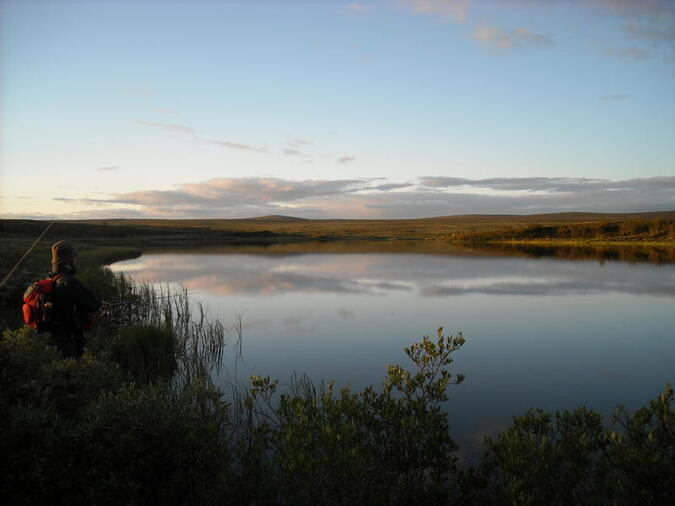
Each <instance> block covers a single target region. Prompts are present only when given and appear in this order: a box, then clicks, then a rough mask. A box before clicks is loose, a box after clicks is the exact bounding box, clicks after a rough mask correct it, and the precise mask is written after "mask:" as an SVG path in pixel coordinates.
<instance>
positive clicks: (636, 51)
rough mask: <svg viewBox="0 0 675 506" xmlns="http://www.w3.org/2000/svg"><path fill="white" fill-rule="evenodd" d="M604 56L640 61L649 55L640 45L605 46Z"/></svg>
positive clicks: (646, 58)
mask: <svg viewBox="0 0 675 506" xmlns="http://www.w3.org/2000/svg"><path fill="white" fill-rule="evenodd" d="M604 53H605V56H607V58H613V59H615V60H633V61H641V60H648V59H649V58H650V57H651V54H650V52H649V51H647V50H645V49H642V48H640V47H626V48H618V49H617V48H609V47H608V48H605V49H604Z"/></svg>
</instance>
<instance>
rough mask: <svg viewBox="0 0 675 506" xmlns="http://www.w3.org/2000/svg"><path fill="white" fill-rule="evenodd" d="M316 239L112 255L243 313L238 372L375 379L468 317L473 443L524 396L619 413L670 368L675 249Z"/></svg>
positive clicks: (456, 429)
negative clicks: (674, 257)
mask: <svg viewBox="0 0 675 506" xmlns="http://www.w3.org/2000/svg"><path fill="white" fill-rule="evenodd" d="M314 246H315V248H314V249H312V245H310V244H306V243H305V244H301V245H297V244H295V245H291V244H280V245H273V246H267V247H247V248H235V247H226V248H203V249H199V250H184V251H158V252H154V253H146V254H144V255H143V256H142V257H141V258H139V259H136V260H129V261H126V262H120V263H118V264H115V265H114V266H113V268H114V269H115V270H118V271H124V272H127V273H129V274H130V275H132V276H133V277H134V278H137V279H142V280H146V281H149V282H153V283H177V284H178V283H180V284H182V285H183V286H184V287H186V288H188V289H190V290H196V291H199V292H200V293H199V294H198V297H199V298H200V299H201V300H202V301H203V302H204V303H206V304H207V305H208V307H209V309H210V312H211V314H213V315H214V316H216V317H218V318H220V319H221V320H222V321H223V322H224V323H226V324H227V323H228V322H229V321H232V319H233V318H234V315H235V313H243V322H244V341H243V361H240V362H239V364H238V369H236V372H235V376H236V375H238V376H237V377H236V378H235V379H238V380H240V381H245V379H246V378H247V377H248V375H250V374H261V375H268V374H269V375H271V376H273V377H276V378H279V379H281V380H282V381H285V380H288V379H289V377H290V375H291V373H292V372H293V371H295V372H297V373H298V374H303V373H304V374H307V375H308V376H309V377H310V378H312V379H314V380H317V381H319V380H321V379H336V380H337V382H338V385H344V384H346V383H351V384H352V386H353V387H354V388H355V389H359V388H362V387H364V386H366V385H369V384H375V385H378V384H380V383H381V381H382V378H383V376H384V371H385V367H386V365H387V364H394V363H399V364H402V365H404V366H406V367H408V366H409V365H410V364H409V363H406V358H405V356H404V355H403V352H402V349H403V347H405V346H408V345H410V344H411V343H412V342H413V341H416V340H418V339H419V338H420V337H421V336H422V335H423V334H431V335H433V333H434V332H435V329H436V328H438V327H439V326H441V325H443V326H444V327H445V329H446V331H447V333H453V332H455V331H458V330H461V331H463V332H464V334H465V336H466V337H467V339H468V341H467V344H466V345H465V347H464V348H463V349H462V350H460V352H459V353H458V354H457V357H456V362H455V364H453V366H454V372H462V373H466V374H467V379H466V381H465V382H464V384H462V385H461V386H460V387H459V388H456V389H452V390H451V392H450V401H449V403H448V405H447V409H448V411H449V416H450V421H451V427H452V432H453V435H454V437H456V438H457V439H458V440H459V441H460V443H461V444H462V451H464V452H467V454H470V453H471V452H472V451H475V449H476V448H477V446H478V445H479V442H480V440H481V436H482V435H483V434H485V433H490V432H493V431H494V430H496V428H500V427H503V426H505V425H508V424H509V423H510V419H511V417H512V416H513V415H517V414H520V413H522V412H523V411H524V410H525V409H528V408H532V407H542V408H546V409H551V410H556V409H564V408H570V409H571V408H574V407H577V406H579V405H586V406H588V407H589V408H591V409H595V410H599V411H602V412H605V413H609V412H611V411H612V409H613V408H614V406H615V405H616V404H618V403H624V404H626V405H627V406H628V407H636V406H640V405H642V404H644V403H646V402H648V400H649V399H651V398H653V397H654V396H655V395H657V394H658V393H659V392H660V391H661V390H662V388H663V385H664V383H665V382H667V381H670V382H672V381H673V380H674V379H675V378H674V377H673V367H672V364H673V363H675V346H673V337H674V336H673V328H675V316H674V314H673V297H674V296H675V266H673V265H671V264H670V263H668V262H661V263H647V262H645V263H642V262H637V261H636V258H638V257H640V258H649V255H646V256H644V255H638V254H635V253H631V254H626V253H623V254H619V253H616V254H615V255H614V256H615V258H619V257H622V256H623V257H624V258H628V259H630V260H631V262H632V263H631V262H620V261H607V259H606V256H603V257H602V258H597V256H593V255H591V256H590V257H589V256H588V255H586V253H583V252H582V253H578V254H577V253H575V254H571V253H569V252H564V251H563V253H555V252H550V251H549V252H548V253H547V254H544V255H543V256H539V257H538V258H536V256H535V255H534V254H533V253H531V252H529V253H528V252H523V251H516V252H515V256H506V255H505V252H504V251H501V250H500V251H495V250H486V249H459V248H451V247H449V246H447V245H444V244H439V243H430V244H427V243H424V242H423V241H420V242H416V243H411V244H400V243H398V244H397V243H375V244H372V243H351V244H349V243H317V244H315V245H314ZM594 254H595V253H594ZM654 257H655V258H657V259H661V260H663V259H664V258H667V257H668V254H665V255H663V254H655V255H654ZM563 258H564V259H563ZM227 369H228V364H225V370H227ZM233 369H234V368H233V367H230V368H229V371H232V370H233ZM221 380H222V381H223V382H224V384H226V383H227V382H228V381H233V379H232V378H231V377H227V378H221Z"/></svg>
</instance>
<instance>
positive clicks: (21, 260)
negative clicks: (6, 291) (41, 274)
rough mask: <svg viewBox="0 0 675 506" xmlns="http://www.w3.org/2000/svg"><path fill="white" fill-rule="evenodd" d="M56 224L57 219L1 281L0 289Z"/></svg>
mask: <svg viewBox="0 0 675 506" xmlns="http://www.w3.org/2000/svg"><path fill="white" fill-rule="evenodd" d="M55 222H56V220H55V219H54V220H52V222H51V223H50V224H49V225H47V228H45V229H44V231H43V232H42V233H41V234H40V237H38V238H37V239H36V240H35V242H34V243H33V244H32V245H31V247H30V248H28V251H26V252H25V253H24V254H23V256H22V257H21V258H19V261H18V262H17V263H16V264H14V267H12V270H11V271H9V273H8V274H7V276H5V278H4V279H3V280H2V281H0V288H2V285H4V284H5V282H6V281H7V280H8V279H9V278H10V277H11V276H12V274H14V271H15V270H16V268H17V267H19V265H20V264H21V262H23V260H24V259H25V258H26V257H27V256H28V254H29V253H30V252H31V251H33V248H34V247H35V246H37V244H38V243H39V242H40V240H41V239H42V238H43V237H44V235H45V234H46V233H47V231H48V230H49V229H50V228H52V225H53V224H54V223H55Z"/></svg>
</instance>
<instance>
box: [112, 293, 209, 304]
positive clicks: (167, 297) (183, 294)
mask: <svg viewBox="0 0 675 506" xmlns="http://www.w3.org/2000/svg"><path fill="white" fill-rule="evenodd" d="M193 293H200V290H195V291H192V292H185V293H174V294H173V295H161V296H159V297H150V299H148V300H161V299H171V298H173V297H184V296H186V295H192V294H193ZM135 302H139V300H125V301H122V302H108V307H118V306H124V305H127V304H134V303H135Z"/></svg>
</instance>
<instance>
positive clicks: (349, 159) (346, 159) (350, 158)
mask: <svg viewBox="0 0 675 506" xmlns="http://www.w3.org/2000/svg"><path fill="white" fill-rule="evenodd" d="M354 160H356V157H355V156H343V157H341V158H338V159H337V163H349V162H353V161H354Z"/></svg>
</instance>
